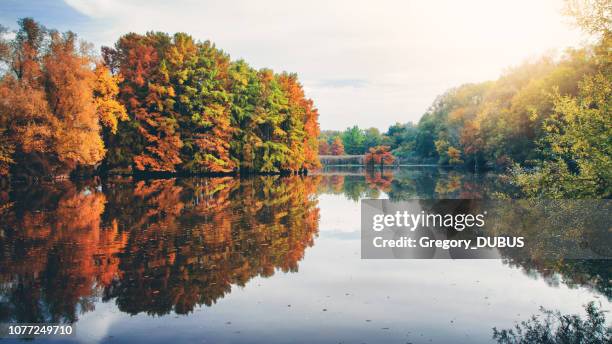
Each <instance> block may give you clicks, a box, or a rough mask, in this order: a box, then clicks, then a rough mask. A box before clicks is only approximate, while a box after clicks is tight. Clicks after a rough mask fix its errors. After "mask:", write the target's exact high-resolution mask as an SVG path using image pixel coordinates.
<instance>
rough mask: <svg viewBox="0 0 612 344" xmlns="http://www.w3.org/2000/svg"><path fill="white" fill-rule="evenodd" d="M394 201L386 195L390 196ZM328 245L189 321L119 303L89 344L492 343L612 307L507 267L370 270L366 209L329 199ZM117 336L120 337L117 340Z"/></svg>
mask: <svg viewBox="0 0 612 344" xmlns="http://www.w3.org/2000/svg"><path fill="white" fill-rule="evenodd" d="M383 197H384V195H383ZM319 206H320V209H321V213H320V215H321V219H320V226H319V233H320V234H319V237H318V238H317V239H316V242H315V245H314V247H311V248H309V249H307V250H306V256H305V258H304V260H302V261H301V262H300V264H299V272H296V273H286V274H284V273H281V272H277V273H276V274H275V275H274V276H273V277H271V278H261V277H256V278H254V279H252V280H250V281H249V282H247V284H246V286H245V287H244V288H240V287H236V286H233V287H232V292H231V293H229V294H227V295H226V296H225V297H223V298H221V299H219V300H217V303H216V304H214V305H213V306H212V307H199V308H197V309H196V311H195V312H194V313H191V314H189V315H187V316H176V315H174V314H171V315H168V316H164V317H150V316H147V315H146V314H142V313H141V314H139V315H136V316H129V315H128V314H125V313H122V312H120V311H119V310H117V309H116V307H115V306H114V305H113V301H110V303H105V304H97V305H96V311H94V312H90V313H86V314H83V315H82V316H81V319H80V321H79V323H78V325H77V339H79V340H82V341H89V342H98V341H100V340H101V341H109V342H131V341H133V340H134V339H135V338H139V339H142V338H146V340H147V342H151V343H156V342H159V343H162V342H172V341H175V342H181V341H189V342H196V343H286V342H292V343H293V342H295V343H318V342H320V343H337V342H344V343H364V342H365V343H385V342H389V343H407V342H413V343H429V342H432V343H450V342H452V343H487V342H490V341H491V335H492V330H491V329H492V327H494V326H496V327H501V328H507V327H510V326H512V325H513V324H514V323H515V322H517V321H521V320H524V319H526V318H528V317H529V316H531V315H532V314H535V313H537V312H538V308H539V307H540V306H544V307H546V308H549V309H558V310H560V311H561V312H564V313H580V314H583V312H582V307H581V306H582V305H583V304H585V303H587V302H588V301H591V300H595V301H596V302H597V303H601V305H602V306H603V309H604V310H610V303H609V302H608V301H607V300H606V299H605V297H603V296H602V297H598V296H596V294H593V293H592V292H590V291H588V290H587V289H585V288H577V289H569V288H568V287H566V286H565V285H560V286H559V287H551V286H549V285H548V284H547V283H546V281H544V280H543V279H541V278H538V277H530V276H528V275H526V274H525V273H523V272H522V271H521V270H519V269H516V268H510V267H508V266H507V265H504V263H503V262H502V261H501V260H465V261H452V260H361V259H360V242H359V227H360V217H359V206H360V205H359V203H358V202H354V201H351V200H348V199H346V198H345V197H344V196H342V195H320V196H319ZM111 336H112V337H111Z"/></svg>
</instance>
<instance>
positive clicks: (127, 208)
mask: <svg viewBox="0 0 612 344" xmlns="http://www.w3.org/2000/svg"><path fill="white" fill-rule="evenodd" d="M507 190H508V184H507V183H506V181H505V180H504V178H503V177H500V176H496V175H494V174H486V175H485V174H479V175H474V174H467V173H462V172H459V171H446V170H442V169H438V168H428V167H422V168H410V169H399V170H385V171H384V172H382V173H381V172H380V171H374V172H367V171H363V170H360V169H343V170H335V171H329V170H328V171H323V172H322V173H320V174H318V175H314V176H308V177H297V176H294V177H285V178H278V177H258V178H253V179H242V180H241V179H235V178H229V177H228V178H188V179H162V180H149V181H134V180H131V179H129V178H114V179H111V180H108V181H104V182H93V181H92V182H84V183H78V184H73V183H69V182H65V183H56V184H53V185H45V186H39V187H28V188H17V189H14V190H12V191H11V192H10V194H9V193H8V192H2V191H0V218H1V219H2V221H1V222H0V322H72V321H76V320H78V318H82V315H83V314H84V313H87V312H90V311H93V310H94V308H95V306H96V305H97V304H99V303H98V302H99V301H104V302H108V303H113V304H115V305H116V307H117V308H118V309H119V310H120V311H121V312H123V313H127V314H139V313H141V314H150V315H164V314H168V313H171V312H175V313H178V314H187V313H190V312H192V311H194V309H195V308H196V307H198V306H201V305H206V306H211V305H213V304H215V303H216V302H218V301H219V300H220V299H221V298H223V297H225V296H227V295H228V294H229V293H230V292H231V291H232V289H233V288H234V289H235V288H236V286H244V285H246V284H247V282H249V281H250V280H252V279H253V278H255V277H269V276H272V275H273V274H275V272H277V271H283V272H296V271H298V267H299V266H300V265H302V266H304V265H303V264H304V263H306V262H308V259H306V260H305V261H304V262H302V263H300V262H301V261H302V259H303V258H304V255H305V253H306V251H307V249H308V248H309V247H310V246H312V245H314V240H315V239H316V238H317V235H318V231H319V212H320V209H319V208H320V205H319V199H321V202H323V200H322V199H324V198H326V197H330V198H332V199H333V203H334V205H335V204H338V203H339V204H340V206H339V208H338V209H336V208H334V210H333V211H334V212H337V213H338V214H337V216H338V217H339V218H343V217H344V218H345V217H346V216H351V215H350V214H354V213H355V211H356V210H355V209H357V207H358V206H359V204H358V203H357V202H358V201H359V200H360V199H362V198H379V197H382V198H390V199H391V200H394V201H399V200H408V199H414V198H422V199H430V198H470V199H480V198H485V199H486V198H495V197H496V196H498V195H499V194H503V193H506V192H507ZM338 198H345V199H348V200H349V201H345V202H338V201H337V199H338ZM328 206H329V204H328ZM351 206H353V208H351V209H348V208H349V207H351ZM341 207H344V208H341ZM345 208H346V209H345ZM328 210H329V209H328ZM340 224H341V225H344V224H343V223H340ZM349 230H355V229H354V228H350V229H349ZM346 238H347V239H342V240H345V241H337V243H338V244H337V245H342V246H341V247H340V246H339V247H336V246H334V247H333V251H334V252H333V254H338V256H342V255H344V257H349V258H350V260H349V258H344V259H345V261H342V260H339V261H342V262H344V263H343V264H344V265H343V266H340V267H339V266H338V265H339V263H338V264H336V265H334V263H333V262H332V261H334V259H335V258H336V256H331V255H329V254H326V255H325V256H324V257H323V258H314V259H315V260H316V259H323V261H324V262H323V263H321V264H320V266H322V267H329V270H330V271H325V270H321V269H318V270H317V272H316V275H315V276H314V277H312V276H313V275H308V276H311V277H310V278H314V279H317V278H320V279H321V281H323V280H324V279H325V278H326V277H325V276H326V275H325V274H326V273H328V274H329V273H332V274H334V273H338V271H339V270H340V269H349V267H347V266H346V265H347V264H354V265H355V266H359V267H361V266H370V265H372V266H374V265H375V262H363V261H359V258H358V255H357V253H355V252H353V251H355V250H356V251H358V247H359V242H358V239H350V238H349V237H348V236H347V237H346ZM355 238H358V235H357V236H356V237H355ZM324 239H325V240H331V241H330V242H331V243H334V245H336V241H333V240H335V239H333V238H332V239H329V238H327V239H326V238H324V237H322V238H321V241H320V242H318V244H317V246H321V247H325V244H326V243H325V242H323V240H324ZM314 250H316V248H314ZM330 250H331V248H330ZM336 251H337V252H336ZM330 252H331V251H330ZM338 252H340V253H338ZM342 252H343V253H342ZM352 254H355V256H354V259H353V256H352ZM532 258H533V257H512V256H509V255H506V256H505V264H507V265H509V266H511V267H520V268H521V269H523V270H524V272H525V273H527V274H529V275H532V276H533V275H535V276H539V277H541V278H543V279H544V280H546V281H547V282H548V283H549V285H550V286H557V285H560V284H564V285H568V286H570V287H578V286H586V287H588V288H590V289H591V290H593V291H594V292H596V293H599V294H602V295H605V297H606V298H608V300H609V299H610V298H611V294H612V292H611V291H612V287H611V285H610V283H611V277H610V276H612V271H611V265H610V264H609V263H608V261H592V260H591V261H578V260H574V261H563V260H555V261H551V260H538V259H532ZM312 259H313V258H311V260H312ZM315 263H316V262H315ZM394 263H396V264H397V265H398V266H403V265H401V264H403V263H405V262H394ZM410 263H411V264H412V263H414V266H413V267H414V268H415V269H416V268H418V265H419V264H421V263H422V262H415V261H411V262H410ZM416 263H418V264H416ZM426 263H427V264H431V265H430V267H435V265H434V263H429V262H425V263H424V264H423V266H427V264H426ZM317 264H318V263H317ZM462 264H464V265H460V267H463V268H466V267H469V266H468V264H471V262H464V263H462ZM454 266H456V265H454ZM470 266H471V265H470ZM354 269H356V270H355V271H356V272H355V275H354V276H351V278H353V277H354V278H355V280H358V281H369V280H371V279H372V278H371V276H360V275H359V272H358V271H357V270H358V268H354ZM504 269H506V270H511V269H508V268H507V267H505V268H504ZM331 270H333V271H331ZM379 270H380V266H375V268H373V270H371V271H379ZM334 271H335V272H334ZM398 271H399V270H398ZM468 271H469V269H468ZM477 272H478V274H476V275H474V276H472V279H473V280H475V279H480V278H482V279H486V278H487V276H486V272H482V271H480V270H478V271H477ZM481 272H482V273H481ZM423 273H425V272H423ZM467 273H468V274H469V272H467ZM302 274H303V269H302ZM400 275H401V276H403V274H398V275H397V276H394V278H397V279H398V280H400V281H401V282H400V285H401V288H398V295H397V297H400V294H402V293H407V294H410V293H411V292H413V291H412V290H410V288H409V286H410V285H412V284H413V283H414V282H413V281H412V280H411V279H412V278H414V277H411V276H410V274H406V279H407V280H402V279H401V278H403V277H399V276H400ZM293 276H295V275H292V277H291V278H294V277H293ZM440 276H442V275H440ZM379 277H380V278H386V277H385V276H379ZM389 277H390V276H389ZM429 278H431V276H430V277H429ZM436 278H438V277H436ZM439 278H440V280H435V285H440V286H441V287H440V288H442V287H444V286H445V285H446V284H445V283H446V281H444V280H443V279H444V277H439ZM465 280H466V281H467V280H468V279H467V278H466V279H465ZM312 283H313V285H315V286H316V285H318V284H317V283H319V282H317V283H315V282H312ZM321 283H322V282H321ZM351 283H352V282H351ZM401 283H403V284H401ZM466 283H467V282H466ZM368 286H370V285H369V284H367V283H361V284H360V285H359V287H355V288H362V289H364V290H366V289H367V288H368ZM373 288H374V287H373ZM378 288H379V287H376V288H374V289H376V290H378ZM446 288H450V287H448V286H446ZM470 288H471V289H469V290H473V291H474V293H477V294H481V293H484V292H485V291H484V290H479V289H478V284H475V285H471V286H470ZM367 291H368V293H372V292H373V291H372V290H369V289H368V290H367ZM446 291H450V289H446ZM321 292H323V291H321ZM341 294H342V295H345V291H344V290H342V293H341ZM364 294H365V292H364ZM534 295H535V294H534ZM306 296H307V295H306V294H305V292H304V291H303V290H302V291H299V290H298V291H296V295H293V296H292V297H294V298H295V299H300V298H302V297H306ZM345 296H346V295H345ZM351 296H352V294H351ZM346 297H348V296H346ZM478 297H479V298H482V296H481V295H479V296H478ZM385 300H386V299H385ZM267 301H270V300H267ZM366 301H367V300H366ZM262 302H264V303H265V302H266V299H265V298H264V299H262ZM218 306H219V305H218ZM285 306H286V305H285ZM358 306H359V305H358V304H354V305H352V306H351V307H358ZM367 307H370V306H369V305H368V306H367ZM415 307H416V308H418V306H415ZM440 307H442V306H440ZM444 307H445V306H444ZM444 307H443V308H442V309H446V308H444ZM295 308H296V309H297V307H295ZM355 309H356V308H355ZM317 311H319V310H317ZM416 311H419V309H416V310H415V312H416ZM421 311H423V312H427V309H421ZM505 311H506V310H505V309H504V310H500V311H499V314H503V313H504V312H505ZM347 312H350V310H347ZM326 314H327V312H326ZM307 315H308V314H305V315H304V316H300V318H304V317H306V316H307ZM365 316H366V315H364V317H365ZM368 316H369V315H368ZM391 317H393V315H391ZM367 319H369V318H367ZM331 325H333V324H331ZM361 325H362V324H356V325H355V326H357V327H359V326H361ZM351 332H352V330H351V329H347V333H351Z"/></svg>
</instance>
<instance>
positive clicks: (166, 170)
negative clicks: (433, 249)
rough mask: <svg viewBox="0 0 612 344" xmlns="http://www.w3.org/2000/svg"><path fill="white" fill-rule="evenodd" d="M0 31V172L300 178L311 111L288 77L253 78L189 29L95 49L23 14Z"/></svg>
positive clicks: (314, 126)
mask: <svg viewBox="0 0 612 344" xmlns="http://www.w3.org/2000/svg"><path fill="white" fill-rule="evenodd" d="M18 25H19V28H18V30H17V31H15V32H14V34H11V32H9V31H8V29H6V28H4V27H1V28H0V52H2V56H1V60H0V62H1V63H2V64H3V67H4V66H6V67H7V68H3V69H2V71H3V75H2V78H1V79H0V99H2V101H0V176H2V177H3V178H4V179H7V178H10V179H12V180H27V181H40V180H54V179H66V178H68V177H70V176H71V177H79V176H104V175H110V174H129V175H135V176H159V177H163V176H179V175H211V176H215V175H238V174H240V175H250V174H265V175H269V174H279V175H289V174H306V173H307V171H308V170H312V169H315V168H318V167H319V166H320V163H319V160H318V155H317V150H318V147H317V146H318V141H317V137H318V135H319V123H318V116H319V114H318V111H317V109H316V108H315V107H314V103H313V101H312V100H310V99H308V98H306V97H305V94H304V91H303V88H302V85H301V84H300V82H299V80H298V77H297V75H296V74H292V73H287V72H282V73H275V72H274V71H272V70H270V69H266V68H263V69H260V70H256V69H254V68H252V67H250V66H249V65H248V64H247V63H246V62H245V61H243V60H238V61H232V60H231V59H230V56H229V55H228V54H226V53H225V52H223V51H222V50H220V49H218V48H217V47H216V46H215V45H214V44H213V43H212V42H210V41H204V42H200V41H196V40H194V39H193V38H192V37H191V36H190V35H188V34H186V33H176V34H174V35H169V34H166V33H161V32H148V33H146V34H144V35H141V34H136V33H128V34H126V35H123V36H122V37H120V38H119V39H118V40H117V42H116V43H115V45H114V46H113V47H102V49H101V51H100V53H95V52H93V51H92V49H91V48H90V45H88V44H85V43H83V42H81V41H79V40H78V38H77V36H76V34H74V33H72V32H65V33H59V32H58V31H56V30H52V29H47V28H45V27H44V26H43V25H41V24H40V23H38V22H36V21H35V20H33V19H31V18H24V19H21V20H19V22H18Z"/></svg>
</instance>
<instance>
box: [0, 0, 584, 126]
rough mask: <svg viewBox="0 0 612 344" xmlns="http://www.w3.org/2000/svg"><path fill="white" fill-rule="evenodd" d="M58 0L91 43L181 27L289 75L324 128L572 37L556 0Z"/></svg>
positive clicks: (375, 114)
mask: <svg viewBox="0 0 612 344" xmlns="http://www.w3.org/2000/svg"><path fill="white" fill-rule="evenodd" d="M65 2H66V4H67V5H69V6H70V7H72V9H73V10H75V11H78V12H79V13H81V14H83V15H84V16H87V17H89V18H90V21H89V24H88V25H84V24H82V23H81V25H80V26H79V30H81V31H79V33H81V36H83V37H84V38H85V39H87V40H90V41H93V42H94V43H96V44H98V45H101V44H105V45H109V44H113V42H114V41H116V39H117V38H118V37H119V36H120V35H121V34H124V33H126V32H130V31H134V32H141V33H142V32H146V31H148V30H156V31H165V32H177V31H183V32H187V33H190V34H191V35H193V36H194V37H195V38H197V39H200V40H205V39H210V40H212V41H214V42H215V43H216V44H217V46H218V47H220V48H222V49H223V50H225V51H226V52H228V53H229V54H230V55H231V56H232V58H234V59H238V58H244V59H245V60H247V61H248V62H249V63H250V64H252V65H253V66H255V67H257V68H262V67H270V68H273V69H274V70H277V71H283V70H287V71H290V72H296V73H298V75H299V76H300V79H301V80H302V81H303V84H304V86H305V89H306V91H307V94H308V96H309V97H311V98H313V99H314V101H315V103H316V105H317V107H318V108H319V112H320V114H321V118H320V121H321V126H322V127H323V128H324V129H338V128H345V127H347V126H350V125H352V124H354V123H357V124H359V125H360V126H376V127H378V128H380V129H383V130H384V129H386V128H387V127H388V125H390V124H393V123H395V122H397V121H400V122H406V121H410V120H412V121H417V120H418V118H419V117H420V116H421V115H422V114H423V112H424V111H425V110H426V109H427V107H428V106H429V104H431V102H432V101H433V100H434V98H435V97H436V96H437V95H438V94H440V93H442V92H444V91H445V90H446V89H447V88H449V87H453V86H457V85H459V84H462V83H465V82H477V81H483V80H487V79H493V78H496V77H497V76H498V75H499V74H500V73H501V72H502V71H503V70H504V68H506V67H509V66H512V65H517V64H519V63H520V62H521V61H522V60H523V59H525V58H527V57H530V56H534V55H538V54H541V53H543V52H546V51H548V50H550V49H555V48H556V49H562V48H564V47H566V46H569V45H575V44H576V43H578V42H579V40H580V36H579V35H578V33H577V32H576V31H575V30H573V29H571V28H570V27H569V26H568V25H567V24H566V20H565V19H564V18H563V17H562V16H561V14H560V9H561V7H562V0H539V1H532V0H516V1H511V2H510V1H509V2H498V1H490V0H470V1H452V0H430V1H424V0H423V1H414V0H413V1H407V0H381V1H378V2H372V1H365V0H334V1H328V0H311V1H286V0H261V1H252V0H225V1H199V0H182V1H180V0H179V1H162V0H147V1H145V0H65ZM32 6H36V4H33V5H32ZM0 7H1V5H0ZM83 32H84V33H86V35H83Z"/></svg>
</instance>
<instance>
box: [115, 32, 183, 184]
mask: <svg viewBox="0 0 612 344" xmlns="http://www.w3.org/2000/svg"><path fill="white" fill-rule="evenodd" d="M170 44H171V38H170V37H169V36H168V35H167V34H163V33H147V34H146V35H138V34H134V33H131V34H127V35H125V36H123V37H121V38H120V39H119V41H118V42H117V43H116V44H115V48H114V49H109V48H107V49H106V60H107V65H110V66H116V68H117V69H118V72H119V73H120V75H121V76H122V78H123V81H122V82H121V84H120V92H119V94H120V99H121V101H122V103H123V104H124V105H125V107H126V109H127V111H128V114H129V116H130V118H131V119H132V121H131V122H130V123H126V125H125V126H124V128H123V129H124V131H125V132H124V133H122V135H121V136H120V138H119V139H118V140H116V141H114V142H111V143H110V145H111V146H115V145H118V146H120V148H119V149H117V150H116V152H115V154H116V155H118V156H116V157H113V159H112V160H113V162H123V163H126V162H129V163H130V165H133V167H134V169H135V170H137V171H152V172H174V171H176V165H178V164H179V163H180V162H181V159H180V149H181V147H182V146H183V143H182V141H181V139H180V136H179V133H178V130H177V129H178V120H177V117H178V115H177V113H176V112H175V111H174V104H175V99H174V95H175V90H174V88H173V85H172V84H171V83H170V74H169V73H170V72H169V70H168V66H167V64H166V62H165V61H164V57H165V53H166V49H167V47H168V46H169V45H170ZM123 137H127V140H123ZM126 141H127V142H129V143H131V144H129V145H127V146H124V145H126Z"/></svg>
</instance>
